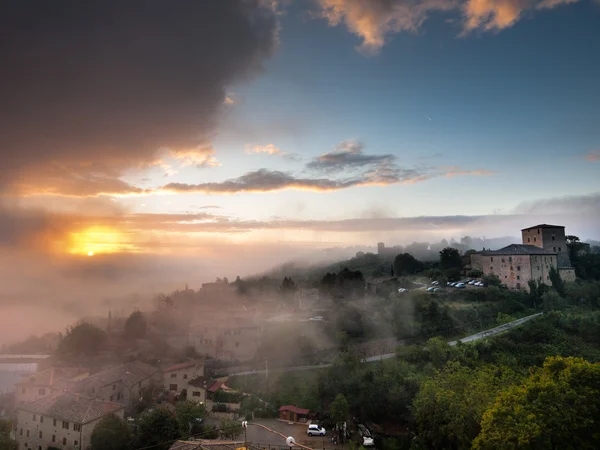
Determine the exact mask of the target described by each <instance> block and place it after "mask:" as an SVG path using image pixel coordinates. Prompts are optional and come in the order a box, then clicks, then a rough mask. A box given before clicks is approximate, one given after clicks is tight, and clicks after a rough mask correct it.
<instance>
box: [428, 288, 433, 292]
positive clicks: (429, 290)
mask: <svg viewBox="0 0 600 450" xmlns="http://www.w3.org/2000/svg"><path fill="white" fill-rule="evenodd" d="M434 289H435V288H434V287H428V288H427V292H433V290H434Z"/></svg>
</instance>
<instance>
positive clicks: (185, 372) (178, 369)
mask: <svg viewBox="0 0 600 450" xmlns="http://www.w3.org/2000/svg"><path fill="white" fill-rule="evenodd" d="M163 373H164V389H165V391H168V392H177V393H181V391H183V390H184V389H185V390H186V392H187V394H188V399H190V400H195V401H198V402H200V403H204V402H205V401H206V383H207V379H205V378H206V377H204V361H203V360H201V359H199V360H194V361H187V362H184V363H180V364H175V365H174V366H171V367H168V368H166V369H165V370H164V371H163Z"/></svg>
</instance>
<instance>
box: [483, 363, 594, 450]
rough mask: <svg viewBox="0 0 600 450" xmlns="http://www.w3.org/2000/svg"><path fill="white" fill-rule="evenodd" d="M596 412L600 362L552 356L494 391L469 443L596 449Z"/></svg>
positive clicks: (494, 447)
mask: <svg viewBox="0 0 600 450" xmlns="http://www.w3.org/2000/svg"><path fill="white" fill-rule="evenodd" d="M599 416H600V364H598V363H596V364H592V363H590V362H588V361H585V360H583V359H581V358H561V357H551V358H548V359H547V360H546V361H545V362H544V366H543V368H538V369H534V370H533V371H532V373H531V375H530V376H529V377H528V378H527V379H526V380H525V381H524V382H523V383H522V384H520V385H517V386H513V387H510V388H508V389H506V390H505V391H503V392H502V393H501V394H500V395H499V396H498V398H497V400H496V402H495V403H494V405H493V406H492V407H491V408H489V409H488V410H487V411H486V412H485V414H484V415H483V419H482V421H481V433H480V434H479V436H477V438H476V439H475V440H474V442H473V448H474V449H476V450H487V449H490V450H492V449H538V448H552V449H590V450H592V449H596V448H598V447H599V446H600V432H599V431H598V425H597V422H596V418H597V417H599Z"/></svg>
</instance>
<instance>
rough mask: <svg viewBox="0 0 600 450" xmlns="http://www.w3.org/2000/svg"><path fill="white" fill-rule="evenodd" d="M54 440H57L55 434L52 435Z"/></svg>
mask: <svg viewBox="0 0 600 450" xmlns="http://www.w3.org/2000/svg"><path fill="white" fill-rule="evenodd" d="M52 442H56V435H55V434H53V435H52Z"/></svg>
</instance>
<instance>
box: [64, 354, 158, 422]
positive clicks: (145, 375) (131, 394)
mask: <svg viewBox="0 0 600 450" xmlns="http://www.w3.org/2000/svg"><path fill="white" fill-rule="evenodd" d="M161 383H162V376H161V374H160V371H159V370H158V369H157V368H156V367H152V366H149V365H148V364H144V363H142V362H140V361H134V362H131V363H127V364H123V365H122V366H118V367H114V368H112V369H108V370H104V371H102V372H99V373H96V374H94V375H90V376H89V377H87V378H85V379H84V380H82V381H80V382H79V383H77V385H75V386H74V387H73V388H71V389H70V392H74V393H77V394H81V395H84V396H86V397H90V398H95V399H98V400H103V401H106V402H117V403H120V404H122V405H124V406H125V409H126V410H127V411H131V410H132V408H133V406H134V404H135V401H136V400H138V399H139V398H140V396H141V392H142V390H143V389H145V388H149V387H151V386H153V385H157V384H158V385H160V384H161Z"/></svg>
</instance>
